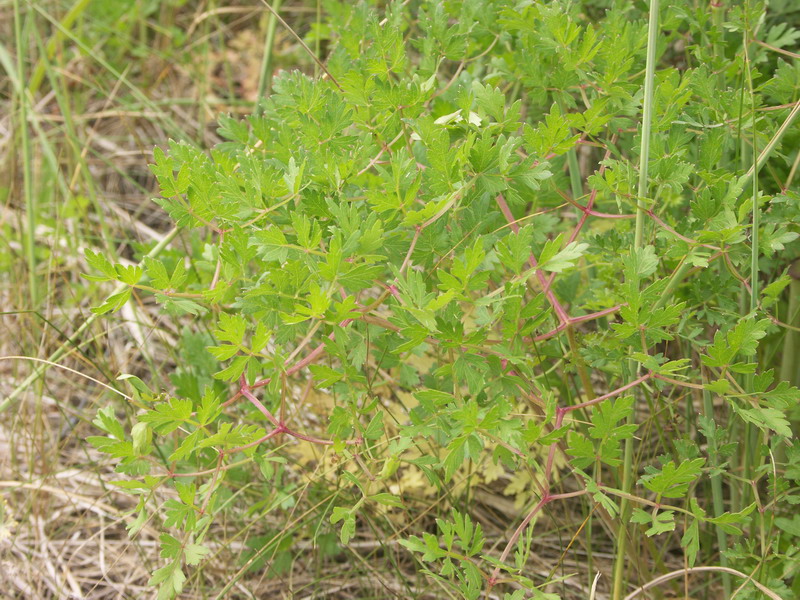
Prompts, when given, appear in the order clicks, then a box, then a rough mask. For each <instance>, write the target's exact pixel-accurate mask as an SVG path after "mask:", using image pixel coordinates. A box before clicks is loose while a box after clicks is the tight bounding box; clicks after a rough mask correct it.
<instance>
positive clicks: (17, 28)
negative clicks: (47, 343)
mask: <svg viewBox="0 0 800 600" xmlns="http://www.w3.org/2000/svg"><path fill="white" fill-rule="evenodd" d="M14 38H15V43H16V52H17V81H19V82H20V86H19V88H18V89H17V97H18V99H19V124H18V127H17V132H18V134H19V138H20V142H21V144H22V192H23V194H24V196H25V259H26V262H27V263H28V293H29V294H30V299H31V309H35V308H36V306H37V304H38V300H39V291H38V287H37V280H36V212H37V210H36V199H35V198H34V195H33V177H32V172H31V169H32V160H31V139H30V129H29V127H28V94H27V90H26V89H25V87H24V85H23V84H22V82H24V81H25V79H26V77H25V63H24V60H23V54H24V47H23V38H22V11H21V10H20V6H19V0H14Z"/></svg>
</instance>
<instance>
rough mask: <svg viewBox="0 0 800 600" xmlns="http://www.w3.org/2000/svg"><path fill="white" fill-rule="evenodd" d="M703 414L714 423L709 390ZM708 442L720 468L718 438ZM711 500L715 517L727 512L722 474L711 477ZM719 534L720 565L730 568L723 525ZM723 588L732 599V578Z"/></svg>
mask: <svg viewBox="0 0 800 600" xmlns="http://www.w3.org/2000/svg"><path fill="white" fill-rule="evenodd" d="M703 413H704V415H705V417H706V419H709V420H710V421H712V422H713V419H714V404H713V402H712V399H711V393H710V392H709V391H708V390H703ZM706 440H707V442H708V457H709V459H710V462H711V467H712V468H716V467H718V466H719V455H718V448H717V439H716V437H714V436H713V435H712V436H709V437H708V438H706ZM711 500H712V502H713V505H714V517H719V516H720V515H722V514H723V513H724V512H725V505H724V501H723V496H722V473H719V472H717V473H716V474H715V475H712V476H711ZM714 529H715V530H716V534H717V545H718V546H719V564H720V565H722V566H723V567H727V566H728V557H727V556H725V550H727V548H728V534H726V533H725V530H724V529H723V528H722V526H721V525H714ZM722 587H723V589H724V591H725V598H730V597H731V577H730V575H729V574H727V573H724V574H723V575H722Z"/></svg>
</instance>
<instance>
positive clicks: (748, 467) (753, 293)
mask: <svg viewBox="0 0 800 600" xmlns="http://www.w3.org/2000/svg"><path fill="white" fill-rule="evenodd" d="M749 37H750V32H749V29H748V28H745V39H744V42H743V47H744V65H745V72H744V77H745V79H746V82H747V88H748V89H747V91H748V92H749V94H750V104H751V106H752V108H753V109H755V92H754V90H753V77H752V73H751V71H750V55H749V53H748V42H747V40H748V38H749ZM742 87H743V88H744V86H742ZM751 135H752V143H753V164H752V166H751V167H750V170H749V171H748V173H752V174H751V176H750V184H751V195H752V204H751V210H752V213H753V215H752V226H751V230H750V290H749V291H750V298H749V306H748V311H747V313H748V314H750V313H753V312H754V311H755V310H756V309H757V308H758V277H759V265H758V258H759V250H758V246H759V231H758V228H759V227H760V225H761V209H760V208H759V206H758V172H759V168H758V159H759V155H758V146H757V141H758V140H757V138H756V119H755V116H753V124H752V128H751ZM743 139H744V138H743ZM744 389H745V391H746V392H750V391H752V389H753V374H752V373H750V374H747V375H745V377H744ZM758 435H759V434H758V431H757V429H756V428H755V427H754V426H753V425H752V424H751V423H745V424H744V436H743V440H744V472H743V474H744V477H746V478H747V479H751V478H752V476H753V463H754V461H755V460H756V457H755V454H756V448H757V447H758V446H757V443H758ZM749 496H750V490H749V489H748V488H747V487H745V488H744V489H743V490H742V498H741V501H742V503H743V504H744V503H747V502H748V498H749ZM736 510H739V508H736Z"/></svg>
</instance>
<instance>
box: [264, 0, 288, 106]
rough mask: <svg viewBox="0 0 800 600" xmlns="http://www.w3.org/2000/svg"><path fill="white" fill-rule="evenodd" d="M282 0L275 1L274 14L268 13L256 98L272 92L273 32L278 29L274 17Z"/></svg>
mask: <svg viewBox="0 0 800 600" xmlns="http://www.w3.org/2000/svg"><path fill="white" fill-rule="evenodd" d="M281 4H283V0H275V1H274V2H273V3H272V9H273V10H274V11H275V13H274V14H273V13H269V17H268V20H267V36H266V38H265V39H264V58H263V60H262V61H261V75H260V76H259V78H258V98H259V99H261V98H263V97H265V96H267V95H268V94H269V93H270V92H271V91H272V63H273V60H272V59H273V57H274V53H275V30H276V29H277V27H278V19H277V18H275V15H277V14H278V13H280V10H281Z"/></svg>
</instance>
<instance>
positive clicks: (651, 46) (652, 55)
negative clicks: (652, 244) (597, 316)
mask: <svg viewBox="0 0 800 600" xmlns="http://www.w3.org/2000/svg"><path fill="white" fill-rule="evenodd" d="M658 10H659V0H651V1H650V15H649V23H648V28H647V62H646V64H645V75H644V101H643V105H642V134H641V148H640V152H639V188H638V194H637V203H636V229H635V233H634V238H633V246H634V249H638V248H640V247H641V246H642V241H643V238H644V222H645V217H646V212H645V207H644V206H643V205H642V202H643V201H644V199H645V198H646V197H647V180H648V166H649V161H650V129H651V122H652V117H653V115H652V113H653V87H654V83H655V64H656V45H657V41H658ZM634 369H635V367H633V368H631V369H630V371H631V373H630V375H632V376H635V370H634ZM628 423H630V424H632V423H633V415H631V416H629V417H628ZM622 469H623V471H622V491H623V493H624V494H626V495H629V494H630V492H631V489H632V487H633V485H632V484H633V476H632V475H633V474H632V471H633V440H632V438H628V439H626V440H625V450H624V458H623V466H622ZM619 518H620V522H619V529H618V531H617V540H616V545H617V548H616V553H615V558H614V574H613V580H612V581H613V583H612V585H613V592H612V598H613V600H620V599H621V598H622V597H623V590H624V587H625V565H626V564H627V561H628V557H627V556H626V550H627V539H628V536H627V526H626V525H627V522H628V519H629V505H628V500H627V499H626V498H625V497H623V498H622V500H621V501H620V517H619Z"/></svg>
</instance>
